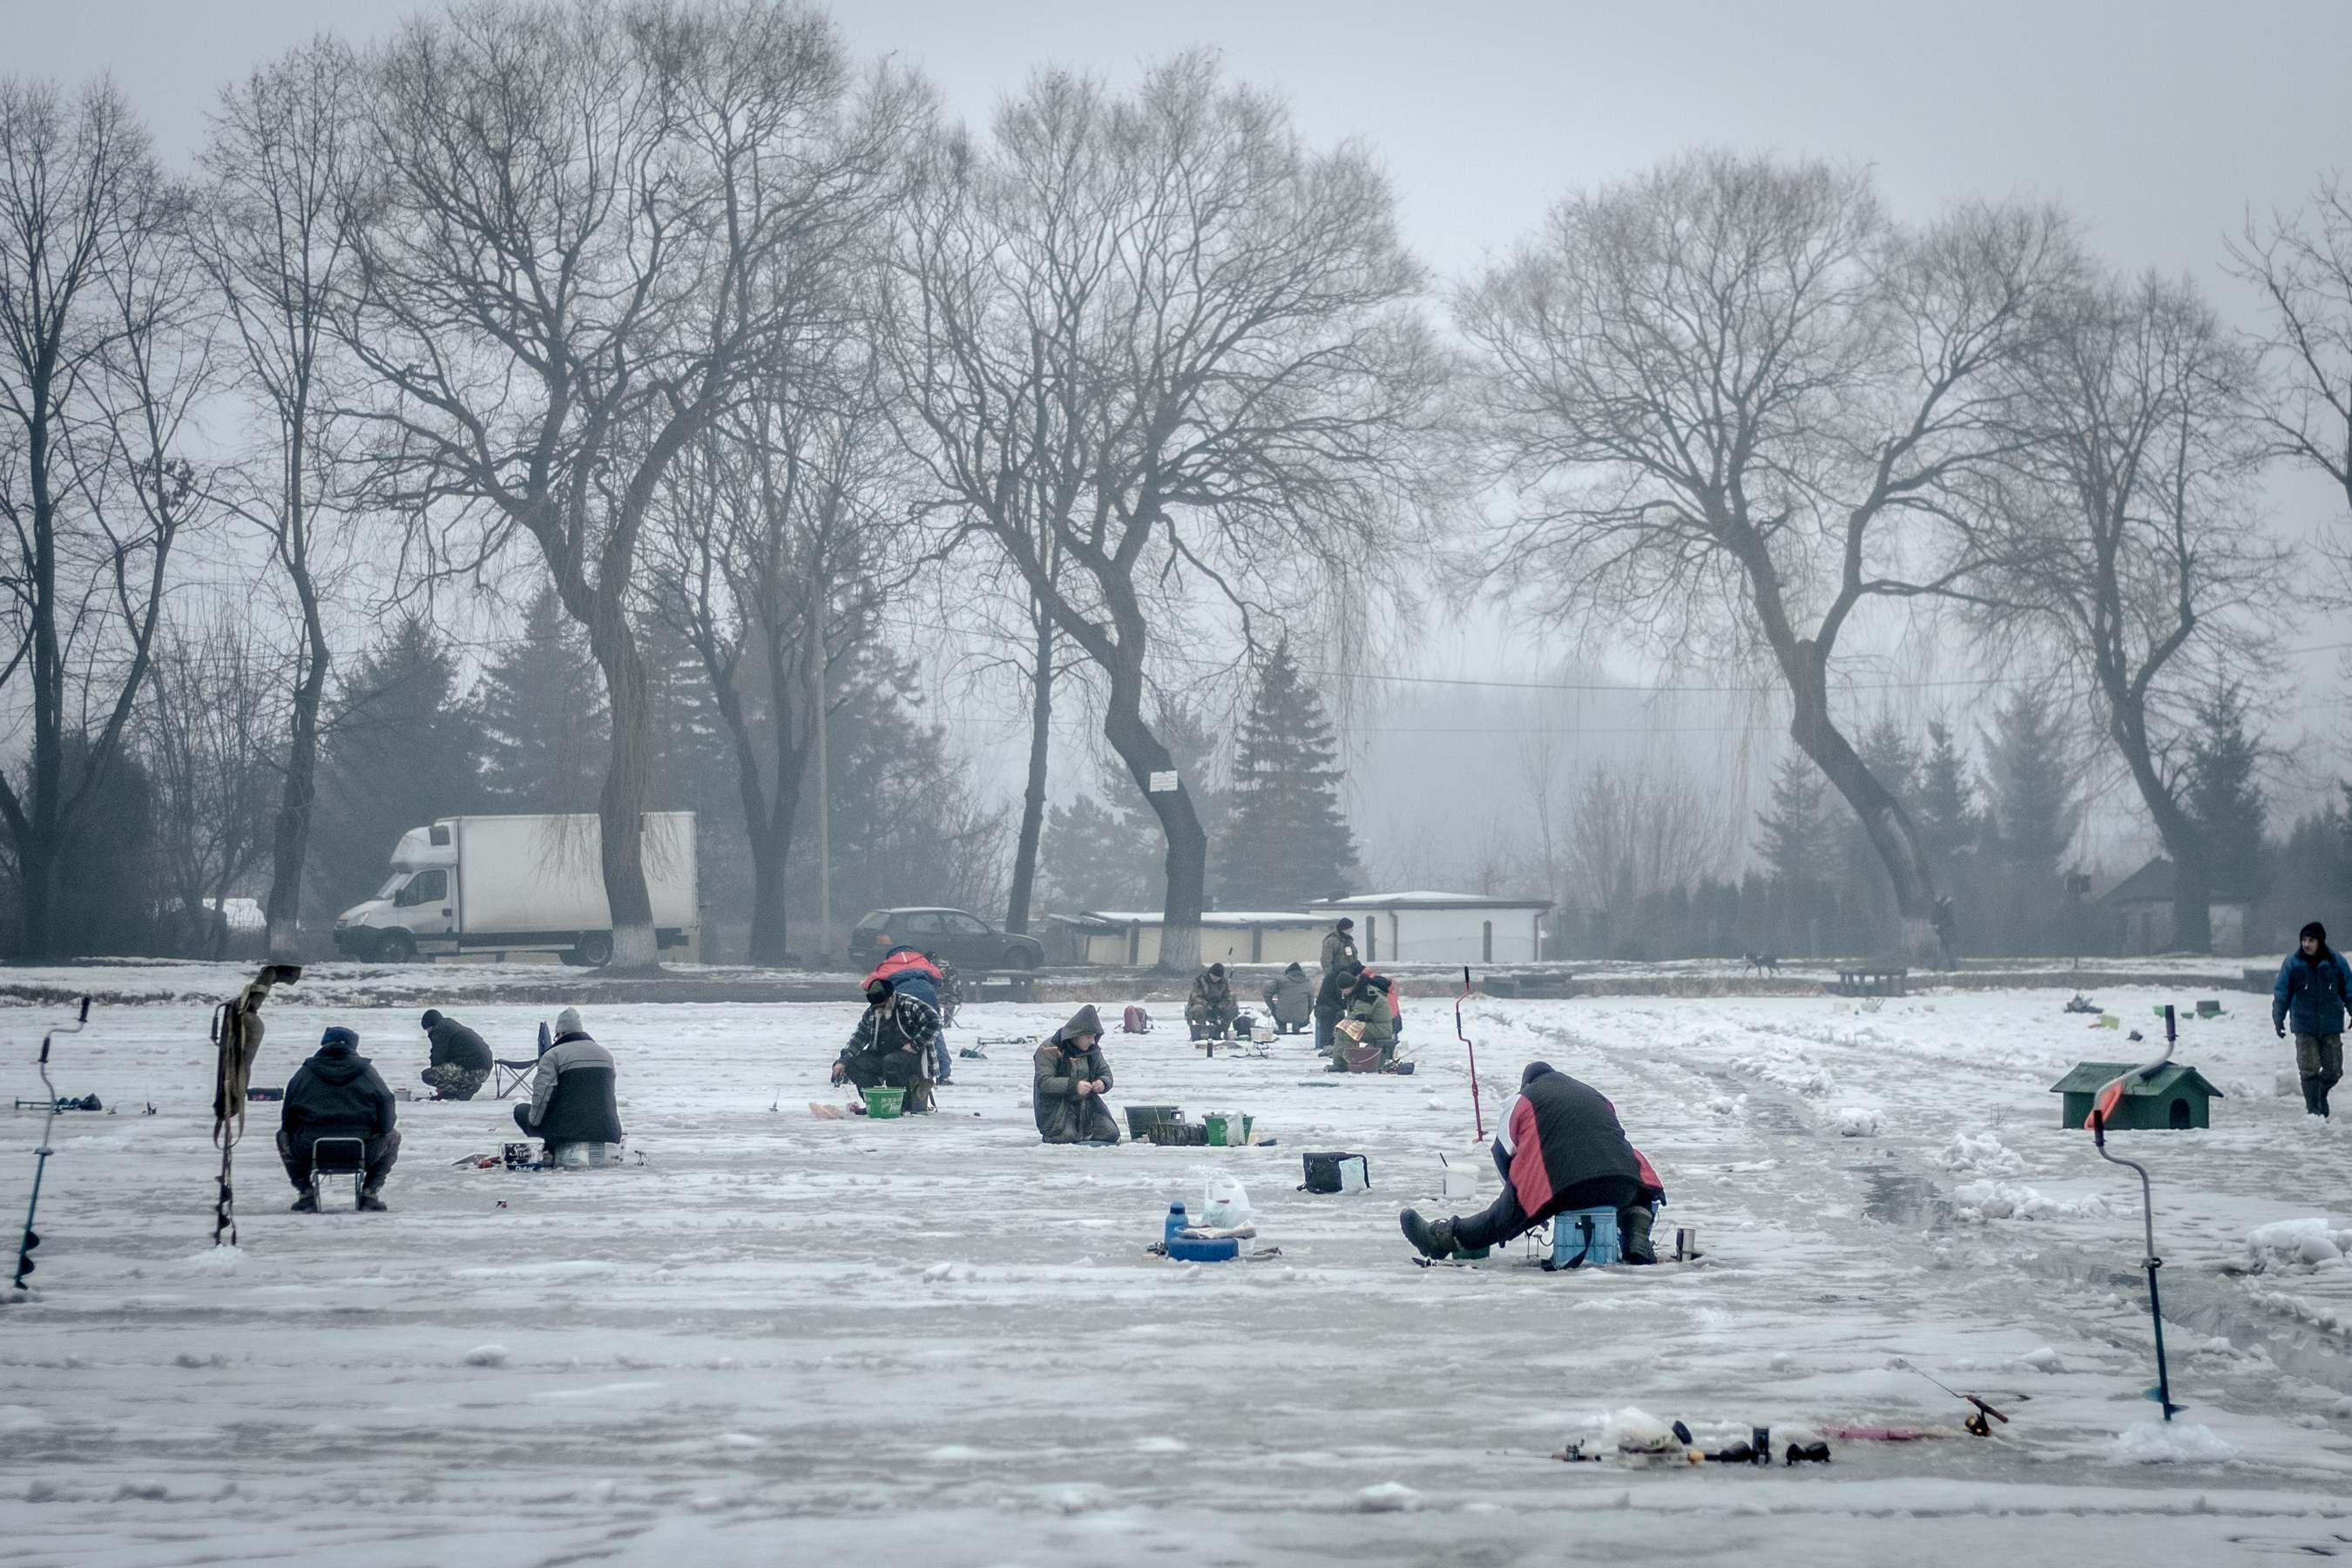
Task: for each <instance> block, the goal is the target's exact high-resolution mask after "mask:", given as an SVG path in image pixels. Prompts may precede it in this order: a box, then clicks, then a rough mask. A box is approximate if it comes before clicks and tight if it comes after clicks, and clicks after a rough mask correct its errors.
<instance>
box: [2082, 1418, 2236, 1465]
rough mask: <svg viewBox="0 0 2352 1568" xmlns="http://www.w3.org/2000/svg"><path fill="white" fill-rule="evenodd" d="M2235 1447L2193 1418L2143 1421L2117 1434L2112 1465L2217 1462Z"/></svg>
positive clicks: (2110, 1454) (2206, 1463)
mask: <svg viewBox="0 0 2352 1568" xmlns="http://www.w3.org/2000/svg"><path fill="white" fill-rule="evenodd" d="M2236 1453H2237V1450H2236V1449H2235V1448H2232V1447H2230V1445H2229V1444H2227V1443H2224V1442H2223V1441H2221V1438H2219V1437H2217V1436H2214V1435H2213V1429H2212V1428H2211V1427H2210V1426H2199V1425H2198V1424H2197V1423H2195V1422H2193V1421H2174V1422H2171V1423H2169V1424H2168V1423H2165V1422H2160V1421H2143V1422H2141V1423H2140V1424H2139V1425H2138V1426H2131V1427H2126V1429H2125V1430H2124V1431H2122V1432H2120V1433H2118V1434H2116V1442H2115V1447H2114V1448H2113V1449H2112V1450H2110V1451H2109V1453H2108V1455H2107V1463H2109V1464H2111V1465H2218V1464H2220V1463H2221V1461H2223V1460H2224V1459H2228V1458H2232V1457H2233V1456H2234V1455H2236Z"/></svg>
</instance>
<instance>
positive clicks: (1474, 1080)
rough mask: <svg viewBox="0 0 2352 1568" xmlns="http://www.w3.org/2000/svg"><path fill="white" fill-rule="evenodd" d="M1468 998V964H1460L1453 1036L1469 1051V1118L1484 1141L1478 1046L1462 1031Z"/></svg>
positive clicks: (1484, 1127) (1484, 1125) (1484, 1131)
mask: <svg viewBox="0 0 2352 1568" xmlns="http://www.w3.org/2000/svg"><path fill="white" fill-rule="evenodd" d="M1469 998H1470V966H1469V965H1468V964H1466V963H1465V964H1464V965H1463V966H1462V994H1461V995H1459V996H1456V997H1455V998H1454V1038H1455V1039H1457V1040H1459V1041H1461V1042H1462V1046H1463V1048H1464V1049H1465V1050H1467V1051H1468V1052H1469V1053H1470V1119H1471V1120H1472V1121H1475V1122H1476V1123H1477V1124H1478V1142H1481V1143H1484V1142H1486V1112H1485V1111H1483V1110H1479V1109H1478V1047H1476V1046H1475V1045H1473V1044H1471V1041H1470V1037H1469V1036H1468V1035H1465V1034H1464V1033H1463V1032H1462V1004H1463V1003H1465V1002H1466V1001H1468V1000H1469Z"/></svg>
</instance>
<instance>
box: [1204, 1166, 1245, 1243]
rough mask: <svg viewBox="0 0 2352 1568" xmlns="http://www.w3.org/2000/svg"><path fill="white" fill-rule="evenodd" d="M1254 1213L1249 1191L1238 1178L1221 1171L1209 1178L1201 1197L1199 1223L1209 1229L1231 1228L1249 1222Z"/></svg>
mask: <svg viewBox="0 0 2352 1568" xmlns="http://www.w3.org/2000/svg"><path fill="white" fill-rule="evenodd" d="M1255 1215H1256V1211H1255V1209H1253V1208H1251V1207H1250V1200H1249V1193H1248V1191H1247V1190H1246V1189H1244V1187H1243V1186H1242V1184H1241V1183H1240V1182H1239V1181H1238V1180H1236V1179H1235V1178H1234V1177H1233V1176H1230V1175H1227V1174H1225V1173H1223V1172H1219V1173H1217V1174H1215V1175H1213V1176H1211V1177H1210V1178H1209V1186H1208V1191H1207V1192H1205V1193H1204V1194H1202V1198H1201V1222H1200V1223H1201V1224H1202V1225H1204V1226H1207V1227H1208V1228H1210V1229H1211V1230H1232V1229H1234V1228H1236V1227H1237V1226H1244V1225H1248V1224H1250V1223H1251V1222H1252V1220H1253V1219H1254V1218H1255Z"/></svg>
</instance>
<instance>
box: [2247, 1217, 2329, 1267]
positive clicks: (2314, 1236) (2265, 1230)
mask: <svg viewBox="0 0 2352 1568" xmlns="http://www.w3.org/2000/svg"><path fill="white" fill-rule="evenodd" d="M2347 1252H2352V1230H2338V1229H2336V1227H2335V1226H2332V1225H2330V1224H2329V1223H2328V1222H2327V1221H2326V1220H2324V1219H2316V1218H2315V1219H2281V1220H2273V1221H2272V1222H2271V1223H2270V1224H2268V1225H2263V1226H2255V1227H2254V1228H2253V1229H2252V1230H2251V1231H2249V1232H2248V1233H2247V1234H2246V1256H2247V1258H2248V1259H2249V1260H2251V1261H2252V1262H2254V1263H2257V1264H2259V1265H2261V1266H2262V1267H2263V1268H2306V1269H2308V1268H2318V1267H2319V1266H2320V1265H2322V1264H2326V1263H2341V1262H2343V1260H2344V1255H2345V1254H2346V1253H2347Z"/></svg>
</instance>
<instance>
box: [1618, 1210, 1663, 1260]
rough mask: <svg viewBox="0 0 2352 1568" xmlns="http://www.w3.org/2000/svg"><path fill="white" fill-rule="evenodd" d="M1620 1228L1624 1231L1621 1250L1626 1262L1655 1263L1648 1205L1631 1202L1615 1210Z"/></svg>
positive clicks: (1655, 1257) (1655, 1253)
mask: <svg viewBox="0 0 2352 1568" xmlns="http://www.w3.org/2000/svg"><path fill="white" fill-rule="evenodd" d="M1617 1219H1618V1224H1619V1226H1620V1228H1621V1229H1622V1231H1623V1232H1624V1235H1623V1237H1622V1250H1623V1252H1624V1254H1625V1261H1626V1262H1628V1263H1655V1262H1656V1261H1657V1260H1658V1255H1657V1252H1656V1251H1655V1249H1654V1248H1653V1247H1651V1246H1650V1205H1647V1204H1632V1205H1627V1206H1626V1207H1624V1208H1622V1209H1619V1210H1618V1211H1617Z"/></svg>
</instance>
